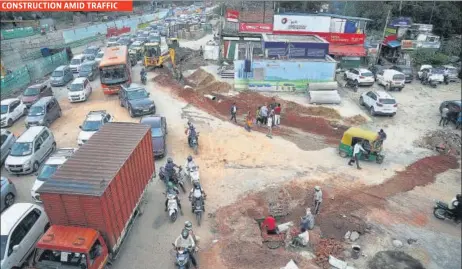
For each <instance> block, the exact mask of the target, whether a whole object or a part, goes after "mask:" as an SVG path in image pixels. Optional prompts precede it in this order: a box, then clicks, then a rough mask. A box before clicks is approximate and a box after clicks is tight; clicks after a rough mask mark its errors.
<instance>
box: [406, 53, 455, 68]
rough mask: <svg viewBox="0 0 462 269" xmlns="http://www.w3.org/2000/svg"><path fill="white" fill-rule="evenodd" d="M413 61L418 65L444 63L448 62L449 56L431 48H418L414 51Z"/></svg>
mask: <svg viewBox="0 0 462 269" xmlns="http://www.w3.org/2000/svg"><path fill="white" fill-rule="evenodd" d="M411 57H412V62H413V63H414V65H416V66H421V65H422V64H431V65H442V64H446V63H447V62H448V56H447V55H446V54H443V53H441V52H435V51H434V50H431V49H416V50H414V51H413V53H412V55H411Z"/></svg>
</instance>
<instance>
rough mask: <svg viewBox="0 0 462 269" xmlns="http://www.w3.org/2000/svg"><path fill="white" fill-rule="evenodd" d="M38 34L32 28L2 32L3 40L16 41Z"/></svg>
mask: <svg viewBox="0 0 462 269" xmlns="http://www.w3.org/2000/svg"><path fill="white" fill-rule="evenodd" d="M37 33H38V32H37V31H36V30H34V28H32V27H23V28H15V29H8V30H2V39H14V38H20V37H26V36H33V35H35V34H37Z"/></svg>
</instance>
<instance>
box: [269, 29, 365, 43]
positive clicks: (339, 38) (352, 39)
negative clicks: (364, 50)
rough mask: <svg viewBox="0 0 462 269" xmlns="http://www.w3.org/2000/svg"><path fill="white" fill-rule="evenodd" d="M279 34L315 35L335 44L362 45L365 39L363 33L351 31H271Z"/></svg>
mask: <svg viewBox="0 0 462 269" xmlns="http://www.w3.org/2000/svg"><path fill="white" fill-rule="evenodd" d="M273 34H279V35H317V36H319V37H322V38H324V39H325V40H327V41H329V43H332V44H337V45H363V44H364V41H365V39H366V36H365V35H364V34H351V33H324V32H296V33H294V32H292V31H273Z"/></svg>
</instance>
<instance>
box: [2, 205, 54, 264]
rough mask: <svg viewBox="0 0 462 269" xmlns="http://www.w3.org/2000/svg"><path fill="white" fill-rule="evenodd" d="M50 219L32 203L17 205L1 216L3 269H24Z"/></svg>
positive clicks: (40, 208)
mask: <svg viewBox="0 0 462 269" xmlns="http://www.w3.org/2000/svg"><path fill="white" fill-rule="evenodd" d="M49 226H50V224H49V219H48V216H47V214H46V213H45V210H44V209H43V208H42V207H40V206H37V205H34V204H30V203H16V204H13V205H12V206H10V207H9V208H8V209H7V210H5V211H4V212H3V213H2V216H1V233H0V240H1V242H0V244H1V248H0V252H1V253H0V257H1V264H0V267H1V268H5V269H11V268H13V267H17V268H22V265H23V264H24V263H26V261H27V258H28V257H29V256H30V254H31V253H32V251H33V250H34V249H35V244H36V243H37V242H38V240H39V239H40V237H42V235H43V234H44V233H45V232H46V230H47V229H48V227H49Z"/></svg>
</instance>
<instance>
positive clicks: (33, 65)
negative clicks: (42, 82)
mask: <svg viewBox="0 0 462 269" xmlns="http://www.w3.org/2000/svg"><path fill="white" fill-rule="evenodd" d="M68 61H69V60H68V58H67V53H66V51H65V50H64V51H61V52H60V53H57V54H55V55H52V56H49V57H46V58H40V59H37V60H34V61H32V62H30V63H28V64H26V65H25V66H23V67H20V68H18V69H17V70H15V71H13V72H12V73H11V74H8V75H6V76H5V77H4V78H2V80H1V88H0V89H1V95H2V97H3V96H8V95H9V94H11V93H12V92H14V91H15V90H19V89H21V88H23V87H25V86H27V85H28V84H29V83H31V82H32V81H35V80H37V79H41V78H43V77H44V76H46V75H48V74H50V73H51V72H53V70H55V68H56V67H58V66H60V65H64V64H67V63H68Z"/></svg>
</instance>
